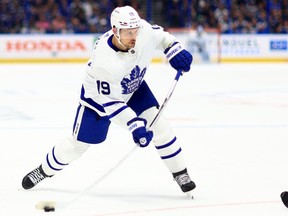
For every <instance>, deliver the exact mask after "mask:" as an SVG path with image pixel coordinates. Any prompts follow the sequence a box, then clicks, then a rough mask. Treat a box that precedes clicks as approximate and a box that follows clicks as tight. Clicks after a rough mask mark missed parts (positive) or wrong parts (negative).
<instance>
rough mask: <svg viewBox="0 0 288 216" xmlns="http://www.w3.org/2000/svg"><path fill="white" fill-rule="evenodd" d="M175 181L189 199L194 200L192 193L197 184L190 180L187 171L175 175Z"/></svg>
mask: <svg viewBox="0 0 288 216" xmlns="http://www.w3.org/2000/svg"><path fill="white" fill-rule="evenodd" d="M173 177H174V179H175V181H176V182H177V183H178V185H179V186H180V188H181V190H182V191H183V192H184V193H186V194H187V196H188V197H190V198H193V196H192V193H191V191H192V190H193V189H194V188H195V187H196V185H195V183H194V182H193V181H192V180H191V179H190V177H189V175H188V173H187V169H184V170H182V171H180V172H177V173H173Z"/></svg>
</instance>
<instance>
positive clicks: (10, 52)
mask: <svg viewBox="0 0 288 216" xmlns="http://www.w3.org/2000/svg"><path fill="white" fill-rule="evenodd" d="M172 34H175V36H176V37H177V38H178V39H179V41H180V42H182V43H183V44H184V46H186V48H187V49H188V50H189V51H191V52H194V51H195V47H197V46H198V47H199V45H201V44H203V42H204V43H205V47H206V48H205V49H206V53H203V52H202V54H201V53H200V54H199V53H198V54H196V53H195V54H194V62H198V61H197V58H199V59H200V58H202V59H204V60H205V59H206V60H209V62H210V63H215V62H222V63H225V62H288V35H287V34H286V35H284V34H269V35H268V34H267V35H261V34H259V35H258V34H229V35H228V34H227V35H225V34H224V35H219V34H216V33H209V34H207V35H206V39H205V38H204V40H201V43H200V40H199V38H198V39H197V38H194V39H193V35H191V33H187V31H183V32H181V31H177V32H174V33H173V32H172ZM99 36H100V34H94V35H93V34H81V35H77V34H76V35H73V34H71V35H69V34H68V35H67V34H62V35H58V34H57V35H39V34H35V35H34V34H30V35H28V34H24V35H20V34H19V35H0V63H11V62H13V63H17V62H32V63H33V62H85V61H87V60H88V58H89V56H90V54H91V50H92V47H93V43H94V41H95V39H96V38H97V37H99ZM202 50H203V49H202ZM198 52H199V51H198ZM153 61H154V62H163V61H165V56H164V55H163V53H162V52H155V54H154V58H153ZM200 62H201V61H200ZM209 62H208V63H209Z"/></svg>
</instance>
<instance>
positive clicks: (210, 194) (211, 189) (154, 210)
mask: <svg viewBox="0 0 288 216" xmlns="http://www.w3.org/2000/svg"><path fill="white" fill-rule="evenodd" d="M84 67H85V66H84V65H83V64H81V65H78V64H72V65H71V64H52V65H44V64H36V65H29V64H23V65H20V64H16V65H0V147H1V148H0V170H1V177H0V206H1V207H0V215H1V216H10V215H11V216H12V215H13V216H14V215H15V216H16V215H17V216H20V215H21V216H22V215H24V216H34V215H47V214H48V215H64V216H74V215H75V216H104V215H105V216H107V215H113V216H123V215H128V216H130V215H131V216H132V215H133V216H134V215H135V216H144V215H145V216H170V215H171V216H176V215H177V216H186V215H187V216H210V215H211V216H212V215H213V216H216V215H217V216H218V215H219V216H232V215H233V216H244V215H245V216H256V215H257V216H260V215H261V216H284V215H285V216H286V215H287V214H288V209H287V208H285V207H284V205H283V204H282V203H281V200H280V193H281V192H282V191H284V190H288V171H287V166H288V64H249V65H245V64H227V65H193V66H192V68H191V71H190V72H189V73H188V74H185V75H184V76H183V77H181V78H180V80H179V83H178V85H177V87H176V89H175V92H174V94H173V95H172V98H171V101H170V102H169V104H168V106H167V109H166V111H165V115H166V117H167V118H168V119H169V120H171V123H172V126H173V127H174V130H175V132H176V134H177V137H178V139H179V140H180V141H181V145H182V149H183V152H184V156H185V159H186V162H187V167H188V170H189V172H190V175H191V177H192V178H193V180H194V181H195V183H196V185H197V188H196V189H195V191H194V192H193V195H194V200H190V199H188V198H187V197H186V196H185V195H184V194H183V193H182V192H181V191H180V189H179V188H178V186H177V185H176V183H175V182H174V181H173V180H172V176H171V174H170V173H169V172H168V170H167V169H166V167H165V166H164V165H163V163H162V162H161V160H160V159H159V157H158V155H157V152H156V151H155V149H154V148H153V146H152V145H151V146H149V147H147V148H145V149H137V150H136V151H135V152H133V154H132V155H131V156H130V157H129V158H127V160H126V161H125V162H124V163H123V164H122V165H121V166H120V167H119V168H118V169H116V170H115V171H113V172H112V173H111V174H110V175H108V176H107V178H106V179H104V180H103V181H102V182H100V183H99V184H97V185H95V186H94V187H93V188H92V189H90V190H89V191H88V192H87V193H86V194H84V195H83V196H82V197H80V198H79V199H78V200H76V201H75V202H74V203H72V204H71V205H69V206H68V207H67V208H65V209H62V210H60V209H59V211H56V212H54V213H44V212H42V211H38V210H36V209H35V205H36V203H37V202H39V201H42V200H55V201H57V202H59V203H60V204H61V203H65V202H68V201H69V200H71V199H73V198H74V197H75V196H77V194H78V192H80V191H81V190H83V189H85V188H86V187H88V186H89V185H90V184H92V183H93V182H95V181H96V180H97V179H99V178H101V176H103V174H105V172H106V171H107V170H109V169H110V168H111V167H114V166H115V164H117V162H118V161H119V160H120V159H121V158H123V157H124V155H125V154H127V152H128V151H129V150H130V149H131V148H133V146H134V143H133V141H132V138H131V135H130V134H129V133H128V132H126V131H124V130H123V129H120V128H118V127H117V126H115V125H112V126H111V130H110V131H109V134H108V138H107V140H106V141H105V142H104V143H103V144H100V145H96V146H93V147H92V148H90V149H89V150H88V152H86V154H84V155H83V156H82V157H81V158H80V159H79V160H77V161H74V162H73V163H71V164H70V165H69V166H68V167H67V168H66V169H65V170H63V171H62V172H60V173H59V174H58V175H56V176H54V177H53V178H51V179H47V180H45V181H43V182H41V183H40V184H39V185H37V186H36V187H35V189H32V190H29V191H24V190H23V189H21V181H22V178H23V177H24V175H26V174H27V173H28V172H29V171H31V170H32V169H34V168H35V167H36V166H38V165H39V164H40V163H41V162H42V160H43V159H44V157H45V155H46V153H47V151H49V150H50V149H51V148H52V147H53V146H54V145H55V144H56V143H57V142H58V141H59V140H60V139H62V138H63V137H65V136H66V135H67V134H69V133H70V132H71V128H72V123H73V120H74V115H75V110H76V106H77V97H78V92H79V88H80V85H81V80H82V77H83V69H84ZM147 73H148V74H147V81H148V82H149V83H150V85H151V89H152V90H153V91H154V92H155V95H156V97H157V98H158V99H159V102H162V100H163V99H164V97H165V96H166V94H167V92H168V90H169V88H170V86H171V84H172V80H173V78H174V75H175V72H174V70H173V69H171V68H170V67H169V66H167V65H151V67H150V69H149V70H148V72H147Z"/></svg>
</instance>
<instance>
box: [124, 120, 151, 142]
mask: <svg viewBox="0 0 288 216" xmlns="http://www.w3.org/2000/svg"><path fill="white" fill-rule="evenodd" d="M146 124H147V121H146V120H145V119H143V118H138V117H136V118H133V119H131V120H130V121H128V122H127V126H128V129H129V131H130V132H131V133H132V136H133V140H134V142H135V143H136V144H138V145H139V146H140V147H146V146H148V145H149V143H150V141H151V140H152V138H153V132H152V131H147V130H146Z"/></svg>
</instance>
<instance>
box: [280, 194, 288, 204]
mask: <svg viewBox="0 0 288 216" xmlns="http://www.w3.org/2000/svg"><path fill="white" fill-rule="evenodd" d="M280 196H281V199H282V202H283V204H284V205H285V206H286V207H287V208H288V191H284V192H282V193H281V195H280Z"/></svg>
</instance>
